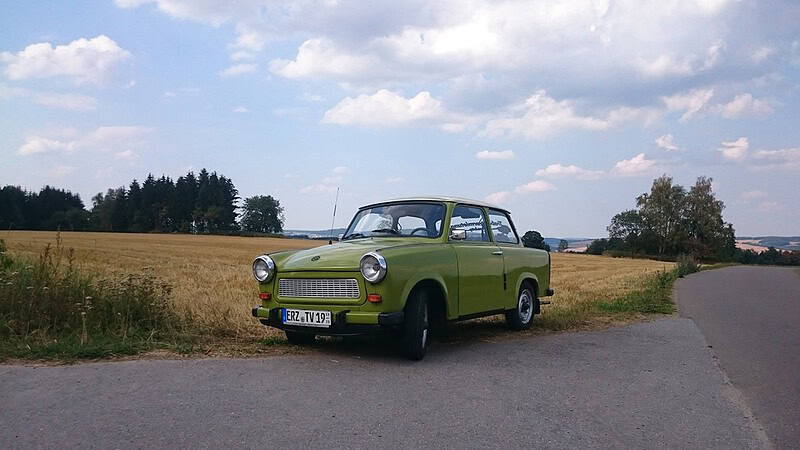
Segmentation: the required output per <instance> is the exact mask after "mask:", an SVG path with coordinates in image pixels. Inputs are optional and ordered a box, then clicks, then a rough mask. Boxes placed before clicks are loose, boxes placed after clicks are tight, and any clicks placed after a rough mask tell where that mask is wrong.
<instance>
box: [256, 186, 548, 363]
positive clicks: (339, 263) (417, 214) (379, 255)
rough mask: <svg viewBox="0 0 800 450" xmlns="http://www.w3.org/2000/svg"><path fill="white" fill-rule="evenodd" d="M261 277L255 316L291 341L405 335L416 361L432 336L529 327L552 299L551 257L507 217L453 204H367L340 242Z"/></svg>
mask: <svg viewBox="0 0 800 450" xmlns="http://www.w3.org/2000/svg"><path fill="white" fill-rule="evenodd" d="M445 230H447V232H445ZM253 272H254V275H255V276H256V279H257V280H259V292H260V294H259V297H260V298H261V300H262V303H261V305H260V306H258V307H255V308H253V310H252V314H253V316H254V317H257V318H258V319H260V321H261V323H263V324H264V325H268V326H272V327H276V328H280V329H283V330H285V331H286V335H287V337H288V338H289V340H290V342H293V343H310V342H311V341H313V339H314V337H315V336H316V335H332V336H352V335H359V334H367V333H373V332H383V331H399V332H400V333H401V335H402V343H403V349H404V351H405V353H406V355H407V356H409V357H410V358H412V359H421V358H422V357H423V356H424V354H425V348H426V346H427V340H428V339H427V335H428V331H429V329H433V330H434V331H436V328H437V327H438V326H441V325H443V324H444V323H446V322H447V321H456V320H464V319H471V318H476V317H483V316H488V315H493V314H505V315H506V319H507V321H508V323H509V325H510V326H511V327H512V328H515V329H526V328H528V327H530V325H531V323H532V321H533V315H534V314H537V313H539V311H540V300H539V299H540V298H541V297H544V296H550V295H553V290H552V289H550V254H549V253H548V252H546V251H544V250H539V249H532V248H526V247H524V246H523V245H522V241H521V239H520V237H519V233H517V231H516V229H515V228H514V225H513V222H512V221H511V216H510V214H509V212H508V211H507V210H505V209H503V208H500V207H497V206H493V205H490V204H487V203H484V202H479V201H475V200H469V199H461V198H454V197H415V198H405V199H396V200H387V201H384V202H379V203H374V204H370V205H366V206H364V207H361V208H359V210H358V212H357V213H356V215H355V217H354V218H353V220H352V221H351V223H350V226H349V227H348V229H347V232H346V233H345V234H344V235H343V236H340V240H339V242H337V243H335V244H331V245H324V246H320V247H316V248H311V249H307V250H292V251H282V252H274V253H270V254H268V255H262V256H259V257H258V258H256V260H255V261H254V262H253Z"/></svg>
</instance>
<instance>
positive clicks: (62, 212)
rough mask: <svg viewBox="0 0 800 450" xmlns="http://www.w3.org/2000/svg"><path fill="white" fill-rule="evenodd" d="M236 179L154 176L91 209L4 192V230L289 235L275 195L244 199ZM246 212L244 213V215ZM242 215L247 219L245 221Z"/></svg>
mask: <svg viewBox="0 0 800 450" xmlns="http://www.w3.org/2000/svg"><path fill="white" fill-rule="evenodd" d="M239 200H240V197H239V191H238V190H237V189H236V186H235V185H234V184H233V181H232V180H231V179H230V178H227V177H225V176H224V175H218V174H217V173H216V172H211V173H209V172H208V171H207V170H206V169H202V170H201V171H200V172H199V173H197V174H196V175H195V173H194V172H191V171H190V172H188V173H187V174H186V175H183V176H180V177H178V179H177V180H174V181H173V180H172V179H171V178H170V177H167V176H165V175H162V176H161V177H159V178H156V177H154V176H153V175H152V174H149V175H148V176H147V177H146V178H145V179H144V181H143V182H142V183H139V182H138V181H137V180H135V179H134V180H133V181H132V182H131V183H130V184H129V185H128V186H127V187H125V186H121V187H118V188H112V189H108V190H107V191H106V192H105V193H103V192H100V193H98V194H97V195H95V196H94V197H92V208H91V210H86V208H85V205H84V203H83V201H82V200H81V198H80V196H79V195H78V194H73V193H71V192H70V191H68V190H64V189H58V188H55V187H51V186H45V187H44V188H42V189H41V190H40V191H39V192H29V191H26V190H24V189H22V188H21V187H19V186H4V187H3V188H0V228H2V229H6V230H7V229H28V230H71V231H82V230H93V231H116V232H178V233H231V232H237V231H249V232H258V233H280V232H281V231H283V222H284V217H283V208H282V207H281V206H280V202H279V201H278V200H277V199H275V198H273V197H272V196H269V195H258V196H254V197H250V198H247V199H244V202H243V203H242V206H241V207H240V206H239ZM239 211H241V214H240V212H239ZM240 215H241V220H239V216H240Z"/></svg>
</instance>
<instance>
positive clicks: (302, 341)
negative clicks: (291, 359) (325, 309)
mask: <svg viewBox="0 0 800 450" xmlns="http://www.w3.org/2000/svg"><path fill="white" fill-rule="evenodd" d="M316 337H317V336H316V335H313V334H308V333H300V332H298V331H289V330H286V339H288V340H289V343H290V344H292V345H311V344H313V343H314V338H316Z"/></svg>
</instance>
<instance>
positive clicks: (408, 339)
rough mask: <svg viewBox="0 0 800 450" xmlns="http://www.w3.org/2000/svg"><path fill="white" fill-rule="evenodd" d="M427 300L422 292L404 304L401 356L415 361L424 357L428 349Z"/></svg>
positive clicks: (415, 293) (415, 294)
mask: <svg viewBox="0 0 800 450" xmlns="http://www.w3.org/2000/svg"><path fill="white" fill-rule="evenodd" d="M428 318H429V311H428V298H427V295H426V293H425V291H424V290H418V291H415V292H414V293H412V294H411V296H410V297H409V299H408V303H406V309H405V321H404V323H403V339H402V346H403V354H404V355H405V356H406V357H407V358H408V359H413V360H416V361H419V360H421V359H422V358H424V357H425V350H427V348H428V328H429V321H428Z"/></svg>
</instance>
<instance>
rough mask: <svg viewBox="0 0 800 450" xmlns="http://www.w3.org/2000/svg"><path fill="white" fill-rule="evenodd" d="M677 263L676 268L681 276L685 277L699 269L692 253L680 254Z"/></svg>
mask: <svg viewBox="0 0 800 450" xmlns="http://www.w3.org/2000/svg"><path fill="white" fill-rule="evenodd" d="M676 263H677V264H676V266H675V270H676V271H677V272H678V276H679V277H684V276H686V275H689V274H690V273H695V272H697V271H698V270H699V267H698V266H697V262H696V261H695V260H694V258H693V257H692V255H685V254H681V255H678V259H677V261H676Z"/></svg>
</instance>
